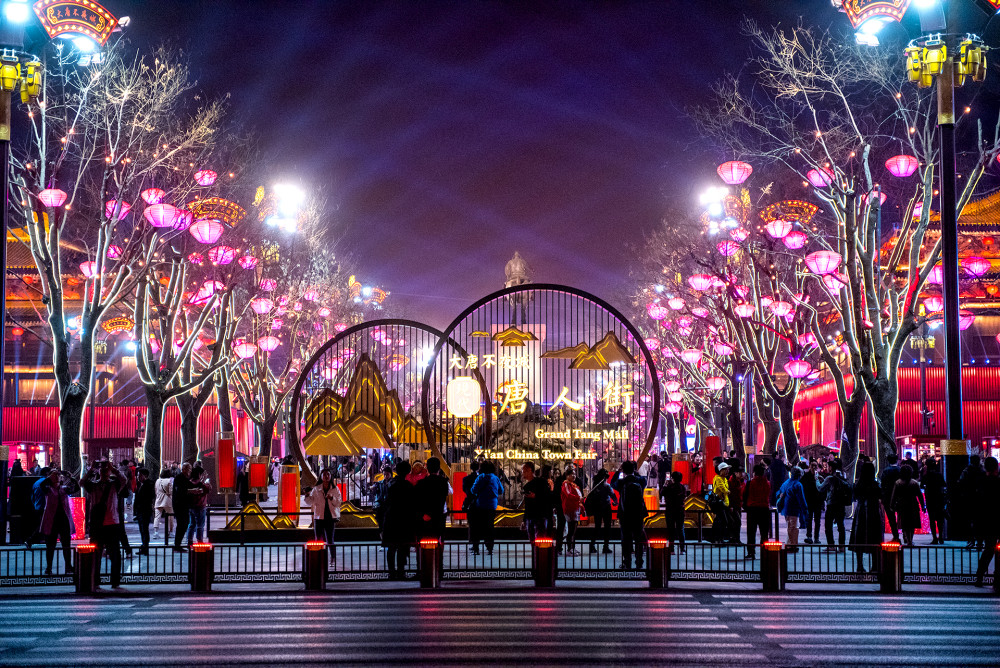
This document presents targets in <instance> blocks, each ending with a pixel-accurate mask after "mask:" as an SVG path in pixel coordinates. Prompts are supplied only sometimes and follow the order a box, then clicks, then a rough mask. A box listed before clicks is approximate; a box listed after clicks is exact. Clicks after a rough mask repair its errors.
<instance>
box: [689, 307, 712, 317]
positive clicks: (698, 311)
mask: <svg viewBox="0 0 1000 668" xmlns="http://www.w3.org/2000/svg"><path fill="white" fill-rule="evenodd" d="M691 315H693V316H696V317H699V318H707V317H708V309H707V308H705V307H704V306H694V307H692V308H691Z"/></svg>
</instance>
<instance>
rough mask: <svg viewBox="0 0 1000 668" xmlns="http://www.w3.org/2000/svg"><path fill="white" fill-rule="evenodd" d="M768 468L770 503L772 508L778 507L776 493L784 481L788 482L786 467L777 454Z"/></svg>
mask: <svg viewBox="0 0 1000 668" xmlns="http://www.w3.org/2000/svg"><path fill="white" fill-rule="evenodd" d="M768 466H769V469H768V475H769V476H770V478H769V481H770V483H771V499H770V503H771V506H772V507H775V506H777V505H778V491H779V490H780V489H781V486H782V485H784V484H785V481H786V480H788V467H787V466H785V462H784V461H783V460H782V459H781V455H779V454H775V455H774V457H773V458H772V459H771V461H770V463H769V464H768Z"/></svg>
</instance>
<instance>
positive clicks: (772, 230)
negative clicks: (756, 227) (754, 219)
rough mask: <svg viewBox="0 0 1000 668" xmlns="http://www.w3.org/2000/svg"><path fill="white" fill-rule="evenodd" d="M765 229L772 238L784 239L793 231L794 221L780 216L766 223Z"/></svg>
mask: <svg viewBox="0 0 1000 668" xmlns="http://www.w3.org/2000/svg"><path fill="white" fill-rule="evenodd" d="M764 230H765V231H767V233H768V235H769V236H770V237H771V238H772V239H784V238H785V237H786V236H787V235H788V233H789V232H791V231H792V223H791V222H790V221H787V220H781V219H780V218H779V219H778V220H772V221H771V222H770V223H768V224H767V225H765V226H764Z"/></svg>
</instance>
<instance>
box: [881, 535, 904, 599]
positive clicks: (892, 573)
mask: <svg viewBox="0 0 1000 668" xmlns="http://www.w3.org/2000/svg"><path fill="white" fill-rule="evenodd" d="M901 547H902V546H901V545H900V544H899V542H898V541H894V540H891V541H888V542H885V543H882V548H881V549H882V555H881V556H882V565H881V568H880V569H879V574H878V584H879V591H881V592H882V593H883V594H898V593H899V592H900V590H902V588H903V551H902V549H901Z"/></svg>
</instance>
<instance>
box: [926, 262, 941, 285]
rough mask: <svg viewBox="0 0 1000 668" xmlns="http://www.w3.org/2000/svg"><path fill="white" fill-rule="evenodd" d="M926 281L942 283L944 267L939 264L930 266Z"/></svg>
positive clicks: (936, 283) (935, 283)
mask: <svg viewBox="0 0 1000 668" xmlns="http://www.w3.org/2000/svg"><path fill="white" fill-rule="evenodd" d="M927 282H928V283H933V284H934V285H941V284H942V283H944V267H943V266H941V265H940V264H936V265H934V266H933V267H931V273H929V274H927Z"/></svg>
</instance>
